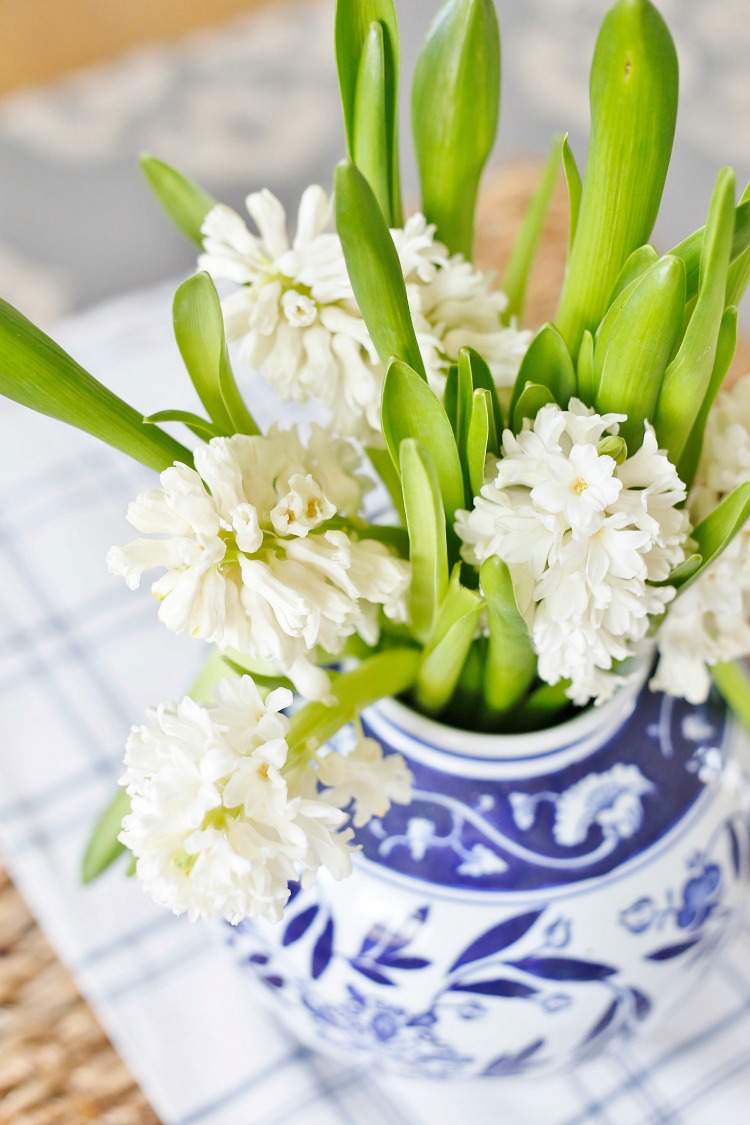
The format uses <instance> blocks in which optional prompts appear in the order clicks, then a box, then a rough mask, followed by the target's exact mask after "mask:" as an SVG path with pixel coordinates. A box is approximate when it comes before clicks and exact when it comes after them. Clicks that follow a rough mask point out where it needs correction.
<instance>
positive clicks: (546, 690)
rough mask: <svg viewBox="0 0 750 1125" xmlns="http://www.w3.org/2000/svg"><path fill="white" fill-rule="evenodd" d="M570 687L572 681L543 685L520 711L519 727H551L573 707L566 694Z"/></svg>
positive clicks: (525, 702)
mask: <svg viewBox="0 0 750 1125" xmlns="http://www.w3.org/2000/svg"><path fill="white" fill-rule="evenodd" d="M569 687H570V680H558V682H557V683H556V684H542V685H541V686H540V687H538V688H536V689H535V690H534V691H532V693H531V695H530V696H529V697H528V699H526V700H524V702H523V704H522V705H521V708H520V710H519V719H520V724H519V725H523V726H524V727H529V728H532V729H538V728H539V727H541V726H547V725H549V724H550V723H551V721H552V720H553V719H555V718H557V717H558V716H559V715H560V713H561V712H562V711H566V710H568V708H569V707H571V702H570V700H569V699H568V697H567V695H566V694H565V692H566V691H567V689H568V688H569Z"/></svg>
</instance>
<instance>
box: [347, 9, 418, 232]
mask: <svg viewBox="0 0 750 1125" xmlns="http://www.w3.org/2000/svg"><path fill="white" fill-rule="evenodd" d="M373 23H376V24H378V25H379V26H380V36H379V39H380V43H379V44H378V46H377V47H375V46H374V45H373V43H372V41H371V36H372V35H373V31H372V25H373ZM335 34H336V65H337V67H338V74H339V87H340V90H341V105H342V108H343V111H344V127H345V130H346V142H347V150H348V153H349V156H350V157H351V159H352V160H353V161H354V162H355V163H357V164H358V163H359V158H360V157H363V156H364V155H365V153H367V155H366V159H365V164H366V165H367V166H368V167H367V170H365V169H364V168H363V169H362V171H363V172H364V174H365V176H366V177H367V179H368V180H369V178H370V173H371V172H372V170H373V168H372V163H371V161H372V159H373V156H374V154H375V153H376V152H378V153H382V150H381V149H380V147H379V146H380V142H379V141H377V142H376V141H375V133H376V132H377V130H378V122H377V113H378V112H379V109H378V106H376V105H372V104H371V105H368V104H367V102H366V101H365V102H364V104H363V103H362V102H360V104H358V98H359V96H360V94H361V96H362V98H363V99H369V98H371V97H373V96H374V97H375V99H376V100H377V102H378V105H379V106H380V107H382V111H383V117H382V123H383V126H384V128H385V141H386V153H385V155H386V160H387V176H388V181H389V184H390V190H389V203H388V206H387V208H385V209H384V211H383V214H384V215H386V216H387V222H389V223H390V224H392V225H393V226H401V224H402V222H403V216H402V211H401V186H400V173H399V156H398V72H399V54H400V47H399V36H398V22H397V20H396V9H395V8H394V6H393V0H338V2H337V4H336V33H335ZM363 56H366V58H363ZM379 65H380V66H382V84H381V82H380V79H379V78H378V75H377V70H378V66H379ZM360 82H361V83H362V88H361V91H360V89H359V85H360ZM358 118H359V119H358ZM358 133H359V137H358ZM358 142H359V143H358ZM370 145H373V148H369V146H370ZM363 146H364V148H363ZM368 149H369V152H368ZM377 159H378V160H379V159H380V156H378V157H377ZM371 183H372V181H371ZM372 186H373V187H375V188H376V196H377V197H378V198H380V170H379V171H378V176H377V177H376V183H375V184H372Z"/></svg>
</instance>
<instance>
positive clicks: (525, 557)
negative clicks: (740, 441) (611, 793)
mask: <svg viewBox="0 0 750 1125" xmlns="http://www.w3.org/2000/svg"><path fill="white" fill-rule="evenodd" d="M623 420H624V416H623V415H621V414H605V415H598V414H594V413H593V411H591V410H589V409H588V408H587V407H586V406H584V405H583V403H581V402H579V401H578V400H577V399H572V400H571V402H570V405H569V409H568V410H562V409H560V407H558V406H556V405H555V404H549V405H547V406H544V407H542V409H541V410H540V411H539V413H538V414H537V416H536V418H535V419H534V422H533V424H532V423H531V422H530V421H529V420H527V421H526V422H525V423H524V429H523V431H522V432H521V433H519V434H518V435H514V434H513V433H512V432H511V431H510V430H506V431H505V433H504V435H503V450H502V453H503V455H502V457H501V459H500V460H499V461H497V462H496V463H495V464H494V466H493V474H492V479H491V480H490V481H489V482H488V483H487V484H485V486H484V487H483V488H482V490H481V495H480V496H479V497H477V498H476V500H475V502H474V508H473V509H472V511H471V512H459V513H458V514H457V522H456V530H457V532H458V534H459V536H460V537H461V539H462V540H463V542H464V548H463V554H464V558H465V559H466V560H467V561H469V562H472V563H475V564H480V565H481V563H482V562H484V560H485V559H487V558H489V557H490V556H491V555H498V556H499V557H500V558H501V559H503V560H504V561H505V562H506V563H507V564H508V567H509V569H510V572H511V575H512V578H513V583H514V587H515V591H516V596H517V600H518V604H519V609H520V611H521V613H522V614H523V615H524V617H525V618H526V620H527V622H528V625H529V628H530V630H531V635H532V640H533V644H534V649H535V651H536V653H537V656H538V671H539V675H540V677H541V678H542V679H543V680H545V681H546V682H547V683H550V684H554V683H557V682H558V681H559V680H561V679H569V680H571V687H570V688H569V689H568V694H569V696H570V698H571V699H573V700H574V701H575V702H576V703H578V704H584V703H586V702H588V701H589V700H590V699H595V700H596V701H597V702H603V701H604V699H606V698H608V697H609V695H611V693H612V692H613V691H614V689H615V687H616V686H617V685H618V684H619V683H620V682H622V677H621V676H619V675H618V674H617V673H615V672H613V671H612V666H613V664H614V663H615V662H617V661H622V660H625V659H626V658H627V657H629V656H632V655H634V654H635V652H636V651H637V646H638V643H639V642H640V641H641V640H642V639H643V638H644V636H645V634H646V631H647V629H648V626H649V616H650V615H657V614H660V613H661V612H662V611H663V609H664V606H665V605H666V604H667V603H668V602H669V601H670V600H671V599H672V597H673V596H674V589H673V587H671V586H658V587H657V586H653V585H651V583H653V582H661V581H664V580H665V579H666V578H668V576H669V573H670V571H671V570H672V569H673V568H674V567H675V566H676V565H678V564H679V563H680V562H682V561H683V559H684V557H685V553H684V548H683V544H684V542H685V539H686V537H687V534H688V530H689V522H688V517H687V515H686V514H685V513H684V511H681V510H678V509H677V507H676V505H678V504H679V503H680V502H681V501H682V500H684V499H685V489H684V487H683V485H682V483H681V482H680V480H679V478H678V476H677V473H676V470H675V468H674V466H673V465H672V464H671V463H670V462H669V460H668V459H667V457H666V456H665V454H664V453H662V452H660V451H659V449H658V448H657V444H656V438H655V436H654V432H653V429H652V428H651V426H649V425H646V428H645V432H644V439H643V444H642V446H641V448H640V449H639V450H638V451H637V452H636V453H635V454H633V456H631V457H628V458H627V460H625V461H624V462H623V463H622V464H621V465H617V463H616V462H615V460H614V459H613V458H612V457H609V456H607V455H606V454H600V453H599V451H598V448H597V447H598V444H599V442H600V441H601V440H602V439H603V437H604V436H605V435H607V434H614V433H616V432H617V428H618V423H619V422H621V421H623Z"/></svg>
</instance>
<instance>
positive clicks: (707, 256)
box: [655, 168, 734, 464]
mask: <svg viewBox="0 0 750 1125" xmlns="http://www.w3.org/2000/svg"><path fill="white" fill-rule="evenodd" d="M733 231H734V174H733V173H732V171H731V169H729V168H725V169H723V171H721V172H720V173H719V176H718V179H717V181H716V187H715V188H714V193H713V196H712V199H711V206H710V208H709V213H708V222H707V223H706V234H705V237H704V239H703V249H702V251H701V265H700V283H699V289H698V299H697V301H696V304H695V309H694V311H693V315H692V316H691V318H690V322H689V324H688V326H687V330H686V332H685V336H684V338H683V341H682V343H681V345H680V349H679V351H678V352H677V355H676V356H675V358H674V359H673V361H672V362H671V363H670V365H669V367H668V368H667V371H666V374H665V375H664V380H663V382H662V386H661V391H660V393H659V401H658V403H657V407H656V420H655V422H656V432H657V436H658V438H659V445H660V447H661V448H662V449H667V450H669V455H670V459H671V460H672V462H673V463H675V464H678V463H679V461H680V459H681V458H682V454H683V451H684V449H685V445H686V443H687V441H688V439H689V437H690V434H691V432H692V429H693V426H694V425H695V421H696V419H697V418H698V416H699V414H700V412H701V406H702V404H703V401H704V399H705V397H706V394H707V393H708V392H709V387H710V382H711V373H712V371H713V367H714V361H715V358H716V346H717V341H718V336H719V329H720V326H721V320H722V317H723V315H724V298H725V294H726V287H727V269H728V267H729V258H730V254H731V250H732V237H733Z"/></svg>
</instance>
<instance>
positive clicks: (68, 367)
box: [0, 301, 193, 472]
mask: <svg viewBox="0 0 750 1125" xmlns="http://www.w3.org/2000/svg"><path fill="white" fill-rule="evenodd" d="M0 394H1V395H5V397H6V398H10V399H13V401H14V402H19V403H21V405H22V406H27V407H29V409H31V410H36V411H38V413H39V414H47V415H48V416H49V417H50V418H56V419H57V420H58V421H59V422H66V423H67V424H68V425H69V426H75V427H77V429H79V430H84V431H85V432H86V433H89V434H92V435H93V436H94V437H97V438H99V439H100V441H104V442H106V443H107V444H108V445H112V446H114V447H115V449H119V450H121V451H122V452H123V453H127V454H128V456H130V457H132V458H134V460H136V461H140V462H141V463H142V464H144V465H148V467H149V468H150V469H156V470H157V472H161V470H162V469H166V468H168V466H169V465H171V464H172V463H173V462H174V461H183V462H184V463H186V464H188V465H189V464H191V463H192V460H193V456H192V454H191V452H190V450H189V449H186V448H185V446H184V445H180V443H179V442H178V441H175V440H174V438H172V437H170V436H169V434H166V433H164V431H163V430H160V429H159V427H158V426H153V425H150V424H149V423H148V422H144V420H143V414H142V412H140V411H138V410H134V409H133V407H132V406H128V404H127V403H126V402H123V401H122V399H121V398H118V397H117V395H115V394H113V393H112V391H109V390H107V388H106V387H105V386H103V385H102V384H101V383H100V382H99V381H98V380H97V379H95V378H94V377H93V376H92V375H89V374H88V372H87V371H84V369H83V368H82V367H81V366H80V364H78V363H76V361H75V360H74V359H72V358H71V356H69V355H68V354H67V352H64V351H63V349H62V348H61V347H60V346H59V344H56V343H55V342H54V340H51V339H50V338H49V336H47V335H45V333H44V332H42V331H41V329H39V328H37V327H36V326H35V325H33V324H32V323H31V321H29V320H27V319H26V317H25V316H23V315H22V314H21V313H20V312H19V311H18V310H17V309H14V308H13V306H12V305H9V304H7V303H6V302H5V301H0Z"/></svg>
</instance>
